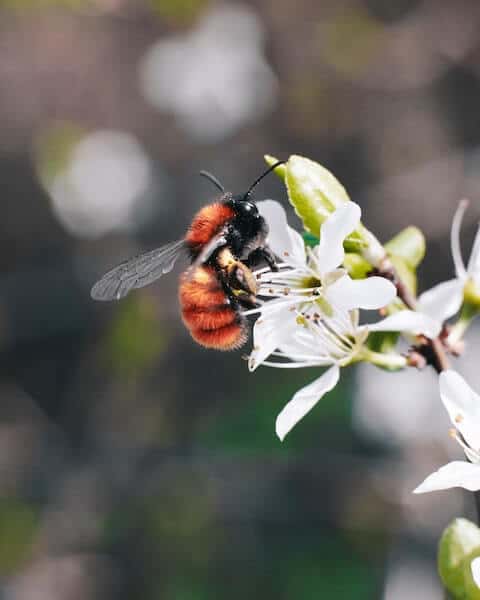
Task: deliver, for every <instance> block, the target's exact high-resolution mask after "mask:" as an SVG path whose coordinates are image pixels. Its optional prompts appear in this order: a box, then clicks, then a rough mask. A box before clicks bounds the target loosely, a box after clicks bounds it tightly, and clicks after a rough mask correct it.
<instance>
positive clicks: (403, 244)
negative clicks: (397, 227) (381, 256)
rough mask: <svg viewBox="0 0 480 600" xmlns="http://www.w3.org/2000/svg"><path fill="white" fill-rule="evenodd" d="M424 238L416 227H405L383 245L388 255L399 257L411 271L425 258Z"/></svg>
mask: <svg viewBox="0 0 480 600" xmlns="http://www.w3.org/2000/svg"><path fill="white" fill-rule="evenodd" d="M425 247H426V245H425V236H424V235H423V233H422V232H421V231H420V229H418V227H413V226H410V227H406V228H405V229H402V231H400V233H397V235H396V236H395V237H393V238H392V239H391V240H390V241H389V242H387V243H386V244H385V250H386V251H387V253H388V254H389V255H394V256H399V257H400V258H402V259H403V260H404V261H405V262H406V263H407V265H408V266H409V267H410V268H411V269H416V268H417V267H418V265H419V264H420V263H421V262H422V260H423V258H424V256H425Z"/></svg>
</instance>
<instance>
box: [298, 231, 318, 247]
mask: <svg viewBox="0 0 480 600" xmlns="http://www.w3.org/2000/svg"><path fill="white" fill-rule="evenodd" d="M302 237H303V241H304V242H305V246H310V248H314V247H315V246H316V245H317V244H318V243H319V242H320V240H319V239H318V237H317V236H316V235H312V234H311V233H308V231H304V232H303V233H302Z"/></svg>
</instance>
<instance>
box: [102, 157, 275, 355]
mask: <svg viewBox="0 0 480 600" xmlns="http://www.w3.org/2000/svg"><path fill="white" fill-rule="evenodd" d="M283 162H284V161H280V162H277V163H275V164H274V165H273V166H272V167H270V168H269V169H268V170H267V171H265V172H264V173H263V174H262V175H261V176H260V177H259V178H258V179H257V180H256V181H255V182H254V183H253V184H252V185H251V186H250V188H249V189H248V191H247V192H246V193H245V194H240V195H233V194H232V193H230V192H226V191H225V188H224V187H223V186H222V185H221V184H220V182H219V181H218V180H217V179H216V178H215V177H214V176H213V175H211V174H210V173H207V172H206V171H201V173H200V174H201V175H203V176H204V177H206V178H208V179H209V180H210V181H211V182H212V183H213V184H214V185H215V186H216V187H217V188H218V189H219V190H220V192H221V196H220V197H219V198H218V199H217V200H216V201H214V202H213V203H212V204H208V205H207V206H204V207H203V208H202V209H200V211H199V212H198V213H197V214H196V215H195V216H194V218H193V221H192V222H191V225H190V227H189V228H188V230H187V233H186V235H185V237H184V238H182V239H180V240H177V241H174V242H171V243H169V244H166V245H165V246H162V247H161V248H157V249H155V250H151V251H150V252H146V253H144V254H141V255H139V256H136V257H134V258H131V259H129V260H127V261H125V262H123V263H121V264H120V265H118V266H117V267H115V268H113V269H112V270H111V271H108V273H106V274H105V275H104V276H103V277H102V278H101V279H100V280H99V281H98V282H97V283H96V284H95V285H94V286H93V287H92V290H91V297H92V298H93V299H94V300H120V299H121V298H123V297H125V296H126V295H127V294H128V293H129V292H130V291H131V290H133V289H138V288H142V287H144V286H146V285H149V284H150V283H152V282H154V281H156V280H157V279H159V278H160V277H161V276H162V275H165V274H166V273H169V272H170V271H171V270H172V269H173V267H174V265H175V263H176V261H177V259H178V257H179V256H180V255H181V254H182V253H184V254H186V255H187V256H188V258H189V259H190V262H191V265H190V267H189V268H188V269H187V270H186V271H185V272H184V273H183V274H182V275H181V276H180V284H179V292H178V298H179V303H180V308H181V315H182V319H183V322H184V324H185V326H186V328H187V329H188V330H189V332H190V334H191V336H192V337H193V339H194V340H195V341H196V342H198V343H199V344H201V345H202V346H204V347H206V348H213V349H216V350H234V349H237V348H240V347H241V346H243V345H244V344H245V342H246V341H247V339H248V323H247V319H246V317H245V316H244V315H243V312H242V310H243V309H248V308H253V307H255V306H257V299H256V293H257V282H256V279H255V276H254V275H253V273H252V271H251V267H254V266H255V265H257V264H258V263H259V262H261V261H265V262H266V263H267V265H268V266H269V268H270V269H271V270H278V269H277V266H276V261H275V255H274V254H273V252H272V251H271V249H270V248H269V247H268V245H267V242H266V239H267V235H268V225H267V222H266V221H265V219H264V218H263V217H262V215H261V214H260V213H259V211H258V208H257V206H256V204H255V202H254V200H253V199H252V191H253V189H254V188H255V187H256V186H257V184H258V183H259V182H260V181H261V180H262V179H263V178H264V177H265V176H266V175H268V173H270V172H271V171H273V169H275V168H276V167H277V166H278V165H280V164H283Z"/></svg>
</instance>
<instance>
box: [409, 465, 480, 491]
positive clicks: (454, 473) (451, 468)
mask: <svg viewBox="0 0 480 600" xmlns="http://www.w3.org/2000/svg"><path fill="white" fill-rule="evenodd" d="M453 487H462V488H465V489H466V490H470V491H471V492H474V491H476V490H479V489H480V466H479V465H472V464H471V463H469V462H465V461H463V460H455V461H453V462H451V463H448V464H447V465H444V466H443V467H440V469H438V471H435V473H432V474H431V475H429V476H428V477H427V478H426V479H425V481H424V482H423V483H421V484H420V485H419V486H418V487H417V488H416V489H414V490H413V493H414V494H424V493H425V492H435V491H436V490H447V489H449V488H453Z"/></svg>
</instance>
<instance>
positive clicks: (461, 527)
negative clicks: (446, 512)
mask: <svg viewBox="0 0 480 600" xmlns="http://www.w3.org/2000/svg"><path fill="white" fill-rule="evenodd" d="M476 552H480V529H479V528H478V527H477V526H476V525H475V524H474V523H471V522H470V521H468V520H467V519H455V520H454V521H453V522H452V523H451V524H450V525H449V526H448V527H447V528H446V529H445V531H444V532H443V534H442V537H441V538H440V542H439V545H438V572H439V574H440V577H441V579H442V581H443V584H444V585H445V587H446V588H447V590H448V591H449V592H450V594H452V597H453V598H455V599H458V600H460V599H465V600H466V599H470V598H472V599H476V598H480V595H478V596H477V595H469V591H468V588H470V589H472V585H475V584H474V582H473V580H472V581H470V579H471V577H472V575H471V568H470V562H471V560H472V558H473V557H474V556H476V554H475V553H476ZM475 587H476V586H475ZM477 589H478V588H477ZM479 591H480V590H479Z"/></svg>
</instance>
